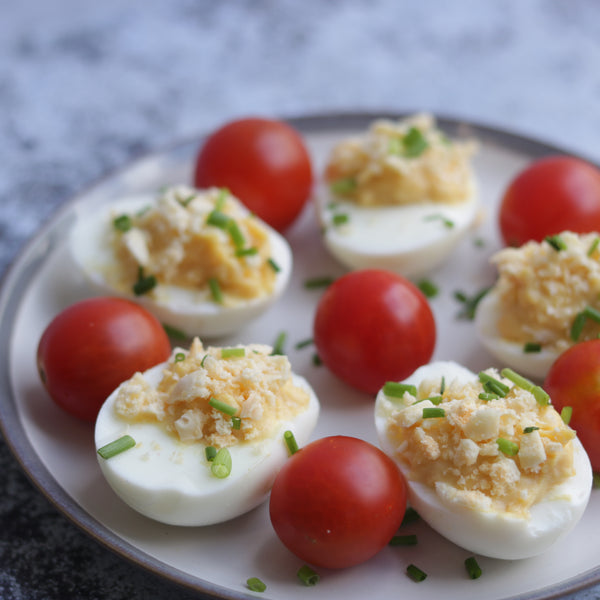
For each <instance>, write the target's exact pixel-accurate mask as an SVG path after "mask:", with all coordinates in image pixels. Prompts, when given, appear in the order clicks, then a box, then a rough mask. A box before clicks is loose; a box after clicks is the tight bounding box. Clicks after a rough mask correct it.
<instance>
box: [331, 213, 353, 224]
mask: <svg viewBox="0 0 600 600" xmlns="http://www.w3.org/2000/svg"><path fill="white" fill-rule="evenodd" d="M349 220H350V215H348V214H347V213H337V214H336V215H333V217H332V218H331V222H332V223H333V224H334V225H335V226H336V227H338V226H339V225H344V224H346V223H348V221H349Z"/></svg>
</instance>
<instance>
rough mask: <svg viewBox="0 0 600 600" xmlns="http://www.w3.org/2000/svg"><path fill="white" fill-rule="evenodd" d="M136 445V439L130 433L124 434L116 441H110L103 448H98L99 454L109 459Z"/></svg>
mask: <svg viewBox="0 0 600 600" xmlns="http://www.w3.org/2000/svg"><path fill="white" fill-rule="evenodd" d="M134 446H135V440H134V439H133V438H132V437H131V436H130V435H124V436H121V437H120V438H118V439H116V440H115V441H114V442H110V443H109V444H106V445H105V446H102V447H101V448H98V454H99V455H100V456H101V457H102V458H104V459H109V458H112V457H113V456H116V455H117V454H121V452H125V450H129V449H130V448H133V447H134Z"/></svg>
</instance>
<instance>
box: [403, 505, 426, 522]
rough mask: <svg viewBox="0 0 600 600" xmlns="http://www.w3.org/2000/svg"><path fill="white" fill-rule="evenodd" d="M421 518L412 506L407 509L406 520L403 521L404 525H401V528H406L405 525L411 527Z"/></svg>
mask: <svg viewBox="0 0 600 600" xmlns="http://www.w3.org/2000/svg"><path fill="white" fill-rule="evenodd" d="M420 518H421V517H420V516H419V513H418V512H417V511H416V510H415V509H414V508H413V507H412V506H408V507H407V508H406V511H405V512H404V518H403V519H402V523H401V524H400V527H404V526H405V525H410V524H411V523H415V522H416V521H418V520H419V519H420Z"/></svg>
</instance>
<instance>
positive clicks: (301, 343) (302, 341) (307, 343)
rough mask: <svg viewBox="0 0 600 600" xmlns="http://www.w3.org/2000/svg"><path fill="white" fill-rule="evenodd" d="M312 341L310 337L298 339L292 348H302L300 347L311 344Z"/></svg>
mask: <svg viewBox="0 0 600 600" xmlns="http://www.w3.org/2000/svg"><path fill="white" fill-rule="evenodd" d="M314 343H315V341H314V340H313V339H312V338H306V339H305V340H300V341H299V342H296V345H295V346H294V348H296V350H302V348H306V347H307V346H312V345H313V344H314Z"/></svg>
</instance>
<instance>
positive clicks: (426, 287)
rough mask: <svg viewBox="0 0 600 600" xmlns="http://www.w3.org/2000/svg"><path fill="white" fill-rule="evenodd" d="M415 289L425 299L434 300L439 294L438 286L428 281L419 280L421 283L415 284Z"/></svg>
mask: <svg viewBox="0 0 600 600" xmlns="http://www.w3.org/2000/svg"><path fill="white" fill-rule="evenodd" d="M417 287H418V288H419V289H420V290H421V291H422V292H423V294H425V296H426V297H427V298H435V297H436V296H437V295H438V293H439V288H438V286H437V285H435V283H433V281H430V280H429V279H421V281H419V282H418V283H417Z"/></svg>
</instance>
